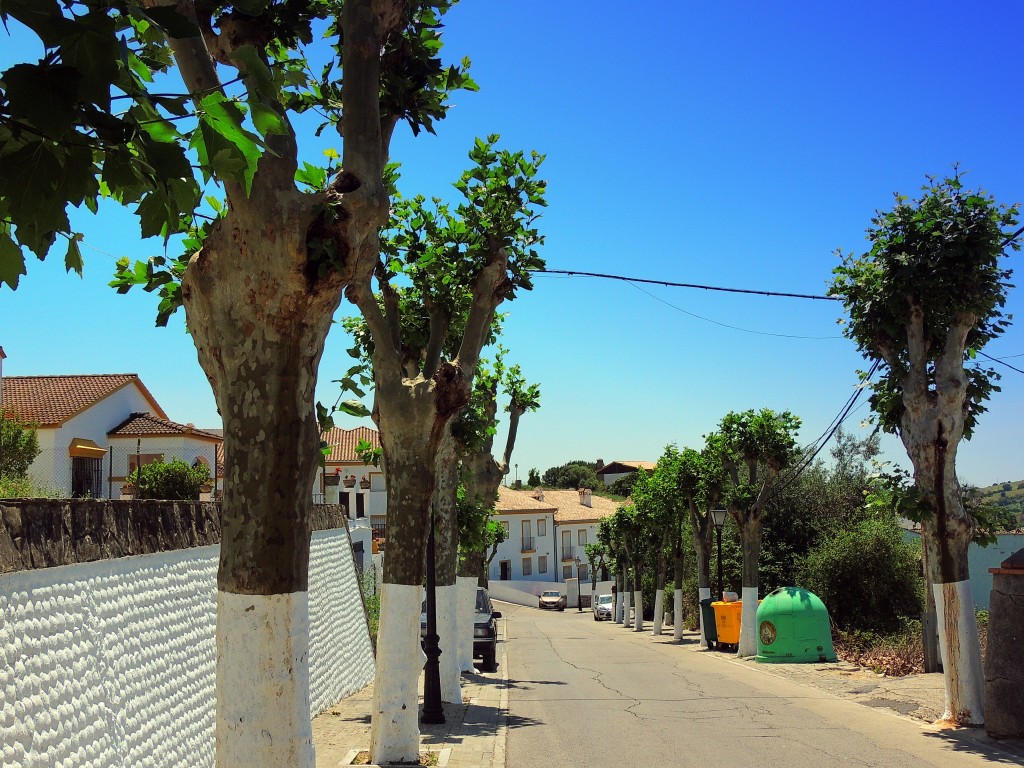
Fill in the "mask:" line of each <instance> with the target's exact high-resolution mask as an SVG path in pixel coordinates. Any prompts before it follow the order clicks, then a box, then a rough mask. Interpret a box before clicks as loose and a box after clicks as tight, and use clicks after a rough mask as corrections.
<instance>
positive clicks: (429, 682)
mask: <svg viewBox="0 0 1024 768" xmlns="http://www.w3.org/2000/svg"><path fill="white" fill-rule="evenodd" d="M436 570H437V569H436V567H435V562H434V516H433V514H431V516H430V537H429V538H428V539H427V634H426V636H425V637H424V638H423V653H424V654H425V655H426V657H427V662H426V664H425V665H424V669H423V672H424V675H423V712H422V713H421V715H420V722H421V723H427V724H428V725H437V724H439V723H443V722H444V721H445V720H444V705H443V704H442V703H441V668H440V663H439V662H438V658H439V657H440V656H441V648H440V647H439V646H438V641H439V640H440V639H441V638H439V637H438V636H437V582H436Z"/></svg>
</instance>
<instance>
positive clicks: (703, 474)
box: [676, 434, 726, 645]
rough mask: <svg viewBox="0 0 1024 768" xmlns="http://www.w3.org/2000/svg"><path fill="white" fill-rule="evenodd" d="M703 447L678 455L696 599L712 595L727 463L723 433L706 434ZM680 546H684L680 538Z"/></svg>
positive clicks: (679, 560) (678, 602) (679, 581)
mask: <svg viewBox="0 0 1024 768" xmlns="http://www.w3.org/2000/svg"><path fill="white" fill-rule="evenodd" d="M704 440H705V447H704V450H703V451H696V450H694V449H693V448H684V449H683V450H682V451H681V452H680V455H679V471H678V474H677V477H676V482H677V489H678V493H679V495H680V496H681V497H682V502H683V506H684V508H685V509H686V513H687V514H689V519H690V526H689V529H690V539H691V542H692V544H693V551H694V554H695V555H696V560H697V562H696V565H697V569H696V570H697V601H698V605H699V604H700V601H701V600H704V599H706V598H709V597H711V537H712V532H713V531H714V520H713V519H712V516H711V510H712V509H714V508H716V507H718V505H719V504H721V503H722V495H723V490H724V485H725V482H726V479H725V466H724V464H723V463H722V456H721V436H720V435H718V434H710V435H705V436H704ZM678 546H679V547H681V546H682V541H681V537H680V541H679V543H678ZM682 589H683V582H682V557H681V556H679V557H677V563H676V610H677V611H680V612H681V610H682V599H683V595H682ZM700 622H701V643H702V644H703V645H706V644H707V640H706V638H705V635H704V632H703V627H704V615H703V613H701V617H700ZM681 629H682V627H681V624H680V622H679V620H677V621H676V638H677V639H680V638H681V637H682V634H681Z"/></svg>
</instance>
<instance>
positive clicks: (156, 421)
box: [107, 412, 223, 442]
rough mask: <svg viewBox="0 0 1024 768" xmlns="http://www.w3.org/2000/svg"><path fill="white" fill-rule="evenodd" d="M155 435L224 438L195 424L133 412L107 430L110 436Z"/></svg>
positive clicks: (202, 438) (207, 438)
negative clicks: (180, 422)
mask: <svg viewBox="0 0 1024 768" xmlns="http://www.w3.org/2000/svg"><path fill="white" fill-rule="evenodd" d="M155 435H189V436H192V437H196V438H198V439H200V440H211V441H212V440H217V441H218V442H222V441H223V438H222V437H221V436H220V435H216V434H214V433H212V432H207V431H206V430H204V429H198V428H197V427H196V426H195V425H194V424H179V423H178V422H176V421H169V420H167V419H161V418H159V417H157V416H153V415H151V414H149V413H148V412H147V413H133V414H132V415H131V416H129V417H128V418H127V419H125V420H124V421H123V422H121V423H120V424H118V425H117V426H116V427H114V428H113V429H112V430H110V431H109V432H107V436H108V437H151V436H155Z"/></svg>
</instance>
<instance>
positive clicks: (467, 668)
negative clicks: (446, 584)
mask: <svg viewBox="0 0 1024 768" xmlns="http://www.w3.org/2000/svg"><path fill="white" fill-rule="evenodd" d="M457 586H458V594H457V597H456V601H457V607H456V611H457V616H456V620H455V625H456V627H457V630H456V631H457V632H458V641H457V644H456V645H457V648H458V655H459V669H461V670H462V671H463V672H472V671H473V622H474V620H475V618H476V586H477V578H476V577H475V576H459V578H458V585H457Z"/></svg>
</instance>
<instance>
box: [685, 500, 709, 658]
mask: <svg viewBox="0 0 1024 768" xmlns="http://www.w3.org/2000/svg"><path fill="white" fill-rule="evenodd" d="M690 522H691V523H692V524H693V526H692V533H691V535H690V540H691V541H692V542H693V551H694V554H695V556H696V558H697V613H698V616H699V620H700V647H701V648H707V647H708V640H707V635H706V634H705V632H704V612H703V611H701V610H700V601H701V600H706V599H707V598H709V597H711V529H712V524H711V513H710V512H707V513H705V514H704V515H701V514H700V513H699V512H698V511H697V507H696V505H695V504H693V503H691V505H690Z"/></svg>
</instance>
